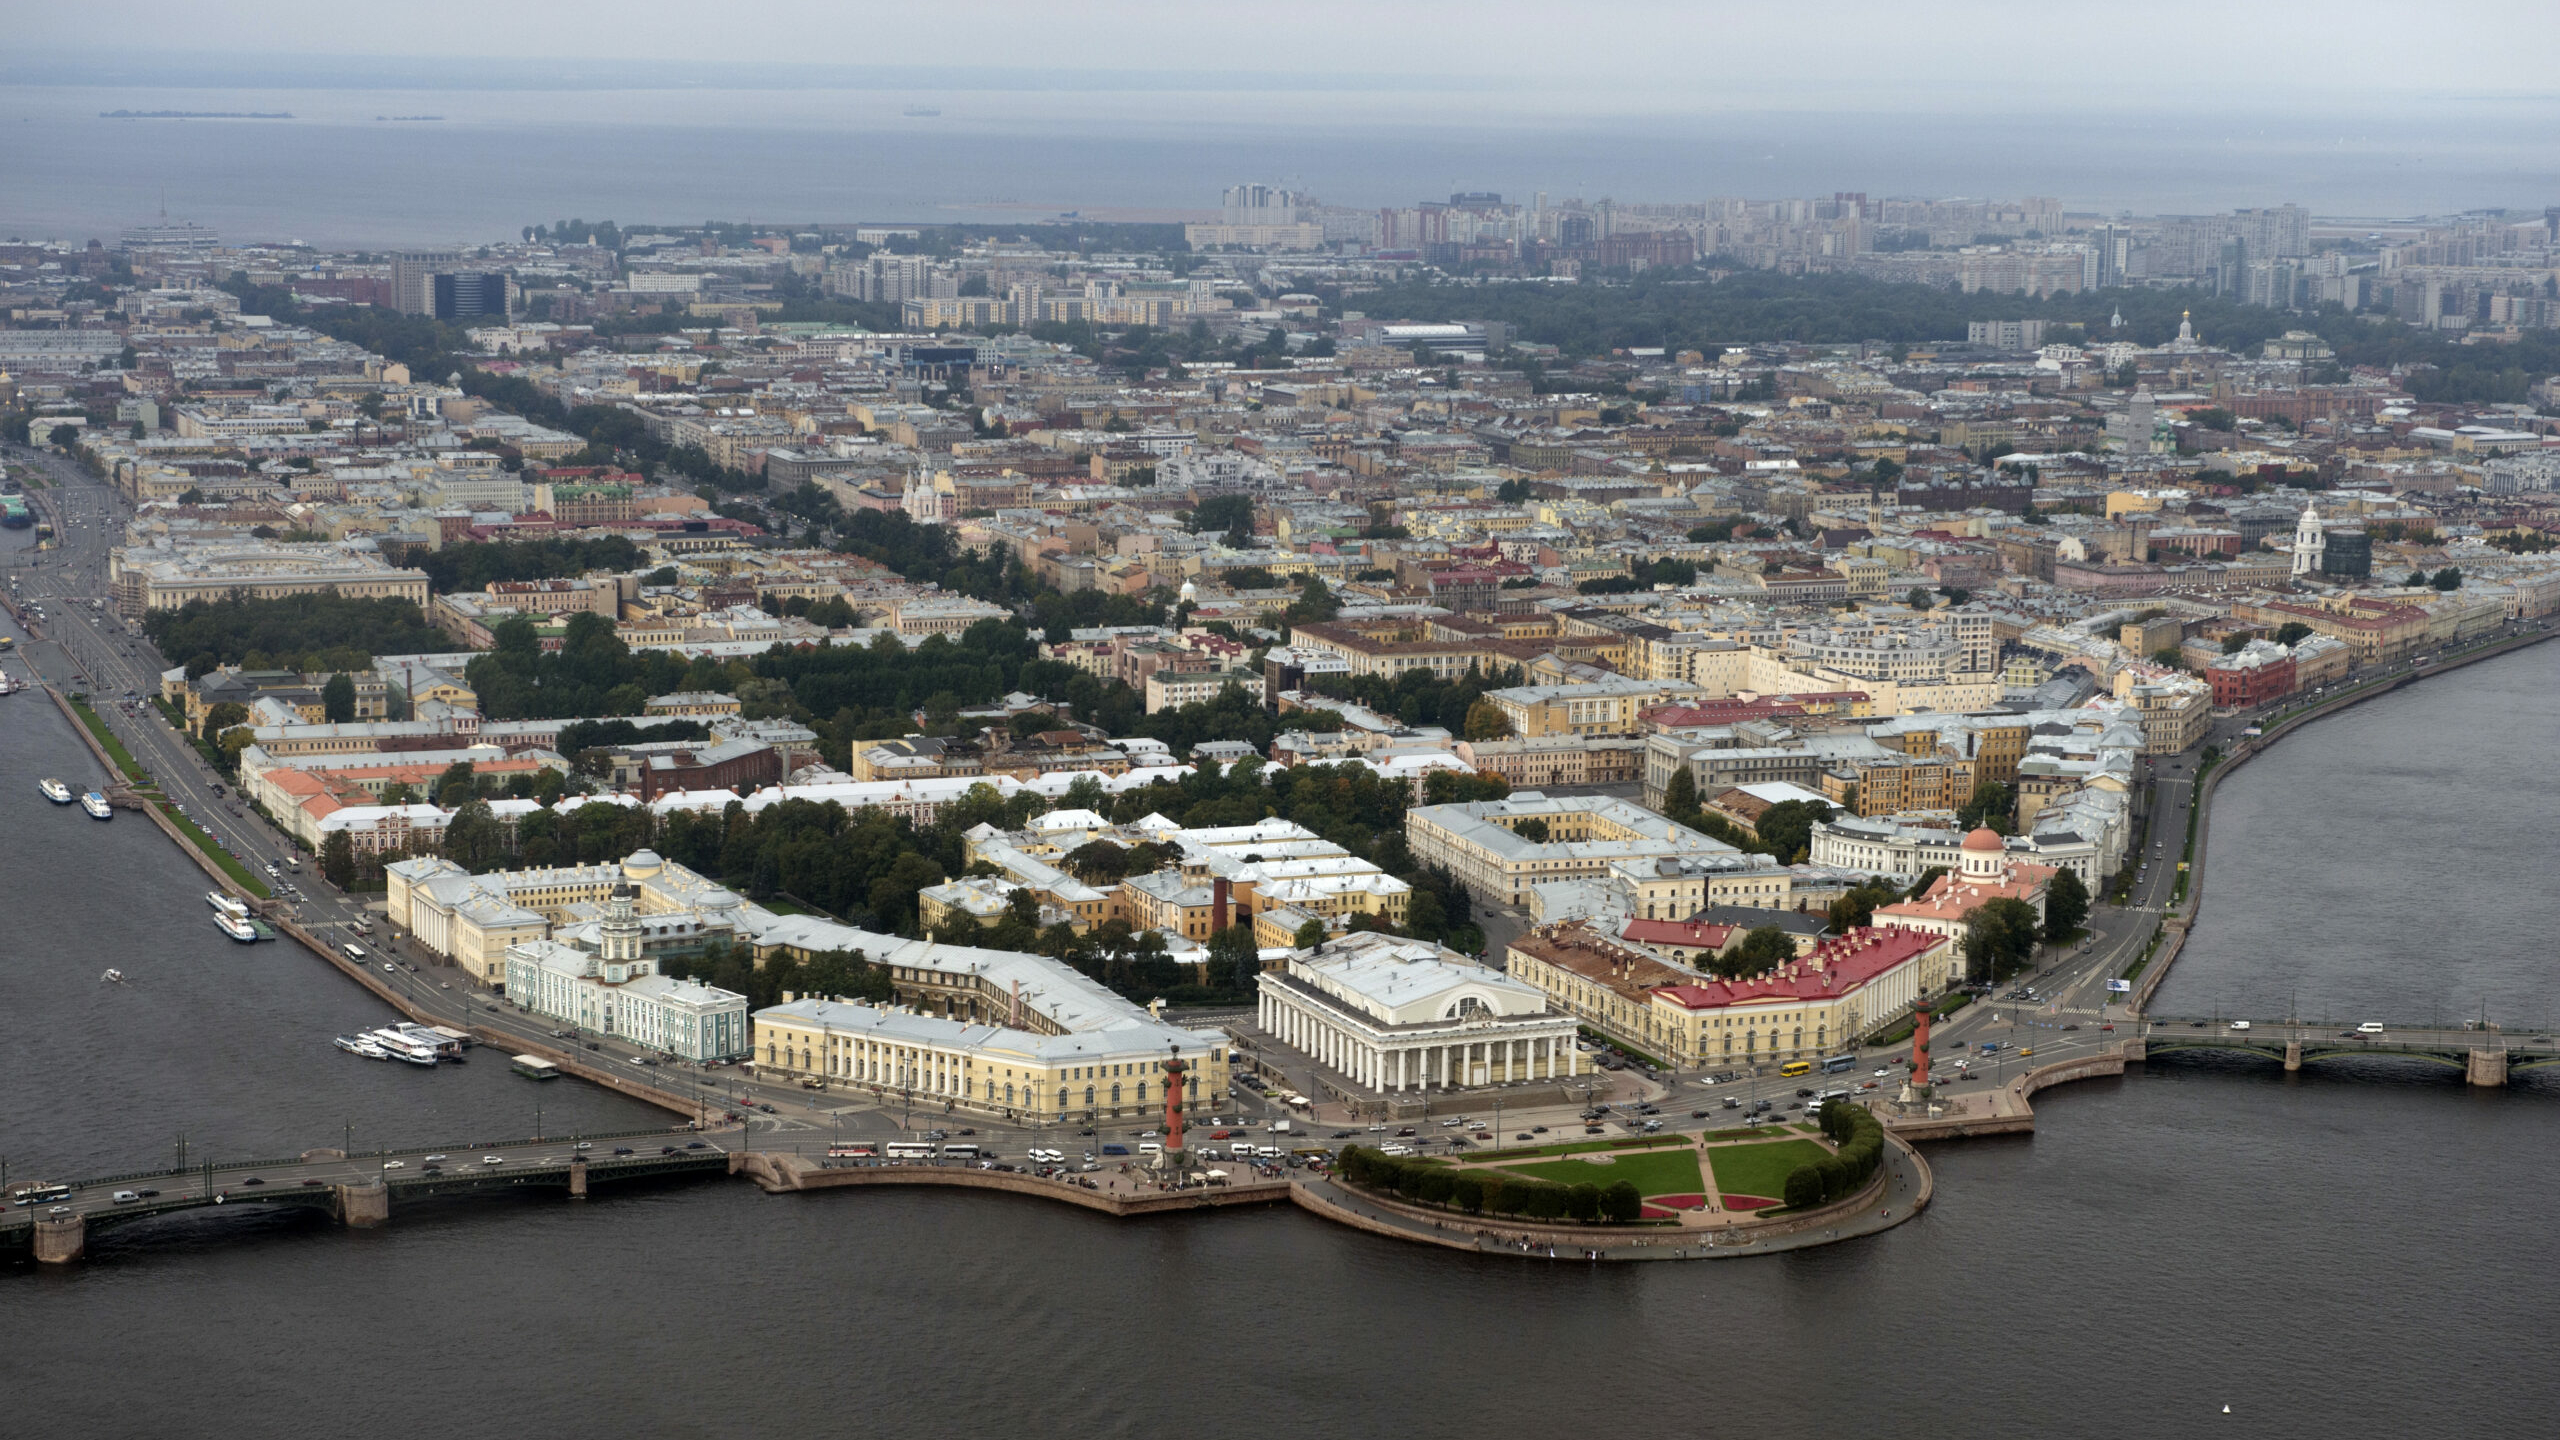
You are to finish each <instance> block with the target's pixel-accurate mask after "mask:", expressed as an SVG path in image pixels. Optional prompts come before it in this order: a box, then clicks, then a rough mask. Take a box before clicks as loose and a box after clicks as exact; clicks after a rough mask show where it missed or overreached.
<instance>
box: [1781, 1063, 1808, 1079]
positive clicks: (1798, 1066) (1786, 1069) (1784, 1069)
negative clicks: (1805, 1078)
mask: <svg viewBox="0 0 2560 1440" xmlns="http://www.w3.org/2000/svg"><path fill="white" fill-rule="evenodd" d="M1778 1073H1779V1074H1781V1075H1784V1076H1787V1077H1789V1078H1791V1079H1792V1078H1793V1077H1795V1076H1798V1075H1810V1074H1812V1073H1813V1062H1812V1061H1810V1060H1790V1061H1788V1062H1787V1063H1786V1064H1784V1065H1781V1066H1779V1067H1778Z"/></svg>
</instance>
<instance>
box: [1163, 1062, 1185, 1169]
mask: <svg viewBox="0 0 2560 1440" xmlns="http://www.w3.org/2000/svg"><path fill="white" fill-rule="evenodd" d="M1183 1069H1184V1066H1183V1064H1182V1057H1181V1056H1180V1055H1179V1054H1177V1055H1175V1056H1174V1057H1173V1058H1172V1059H1170V1060H1167V1061H1166V1062H1164V1153H1166V1154H1167V1155H1172V1154H1176V1153H1178V1152H1179V1151H1180V1150H1181V1149H1182V1072H1183Z"/></svg>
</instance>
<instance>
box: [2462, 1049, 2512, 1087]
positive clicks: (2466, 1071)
mask: <svg viewBox="0 0 2560 1440" xmlns="http://www.w3.org/2000/svg"><path fill="white" fill-rule="evenodd" d="M2462 1078H2463V1079H2464V1080H2466V1081H2468V1082H2470V1083H2471V1084H2474V1085H2504V1084H2506V1083H2507V1052H2506V1051H2504V1050H2489V1049H2481V1050H2474V1051H2472V1052H2471V1054H2470V1056H2469V1061H2468V1063H2467V1064H2465V1065H2464V1066H2463V1067H2462Z"/></svg>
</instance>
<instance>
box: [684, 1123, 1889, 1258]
mask: <svg viewBox="0 0 2560 1440" xmlns="http://www.w3.org/2000/svg"><path fill="white" fill-rule="evenodd" d="M1886 1145H1887V1155H1888V1159H1887V1162H1886V1163H1885V1164H1884V1165H1883V1166H1881V1167H1879V1168H1878V1170H1877V1172H1876V1176H1875V1178H1874V1179H1873V1180H1871V1181H1869V1182H1868V1184H1867V1186H1866V1188H1865V1189H1864V1190H1861V1191H1860V1192H1859V1193H1857V1194H1856V1195H1852V1196H1850V1197H1848V1198H1847V1199H1844V1200H1841V1201H1838V1202H1836V1203H1834V1204H1831V1205H1827V1206H1824V1207H1823V1208H1822V1209H1820V1210H1815V1211H1809V1212H1807V1213H1805V1214H1801V1215H1788V1216H1780V1217H1776V1218H1772V1219H1768V1220H1737V1221H1736V1222H1734V1223H1733V1224H1732V1225H1730V1226H1725V1227H1719V1228H1718V1229H1716V1230H1713V1231H1701V1230H1655V1229H1651V1228H1636V1229H1607V1228H1600V1227H1582V1226H1563V1225H1537V1224H1523V1223H1518V1222H1513V1221H1506V1220H1500V1219H1495V1218H1492V1217H1489V1216H1460V1215H1455V1214H1452V1213H1450V1212H1445V1211H1435V1210H1431V1209H1428V1208H1426V1207H1422V1206H1416V1205H1408V1204H1405V1203H1403V1202H1401V1201H1396V1200H1389V1199H1385V1198H1383V1197H1380V1196H1377V1195H1373V1194H1371V1193H1369V1192H1367V1191H1363V1190H1355V1189H1353V1188H1351V1187H1350V1186H1347V1185H1344V1184H1342V1183H1340V1182H1338V1181H1335V1180H1333V1179H1331V1178H1329V1177H1312V1178H1305V1179H1296V1180H1253V1181H1247V1182H1245V1183H1243V1184H1239V1185H1212V1186H1205V1187H1196V1188H1189V1189H1182V1190H1151V1189H1128V1190H1120V1189H1113V1188H1108V1187H1107V1186H1106V1188H1104V1189H1100V1190H1094V1189H1087V1188H1086V1187H1084V1186H1082V1185H1076V1184H1070V1183H1067V1182H1064V1181H1058V1180H1043V1179H1040V1178H1038V1177H1036V1176H1031V1175H1022V1174H1015V1173H1008V1172H1004V1171H988V1170H973V1169H968V1168H964V1167H959V1166H949V1167H946V1166H934V1165H872V1166H858V1167H849V1168H835V1167H828V1166H822V1165H817V1164H814V1163H812V1162H810V1161H809V1160H807V1159H805V1158H803V1157H801V1156H799V1155H796V1154H784V1153H778V1152H777V1153H752V1152H750V1153H736V1154H732V1155H731V1156H730V1157H729V1169H730V1173H731V1174H735V1175H743V1176H746V1177H747V1178H748V1179H750V1180H753V1181H754V1182H755V1183H756V1185H757V1186H758V1187H759V1188H760V1189H762V1190H764V1191H765V1192H766V1193H767V1194H785V1193H796V1192H800V1191H812V1190H837V1189H848V1188H861V1187H868V1186H889V1185H906V1186H915V1185H933V1186H942V1187H945V1188H949V1189H960V1190H983V1191H994V1192H998V1193H1002V1194H1008V1195H1026V1196H1030V1197H1032V1198H1034V1199H1040V1200H1050V1201H1058V1202H1062V1203H1065V1204H1069V1205H1074V1206H1077V1207H1080V1208H1082V1209H1086V1210H1091V1211H1095V1212H1097V1213H1100V1214H1105V1215H1110V1216H1113V1217H1116V1218H1128V1217H1133V1216H1141V1215H1163V1214H1171V1213H1175V1212H1181V1211H1194V1210H1217V1209H1228V1208H1233V1207H1236V1206H1243V1205H1274V1204H1290V1205H1295V1206H1297V1207H1298V1208H1299V1209H1301V1210H1304V1211H1307V1212H1308V1213H1310V1214H1313V1215H1317V1216H1321V1217H1322V1218H1324V1219H1327V1220H1330V1221H1333V1222H1334V1223H1336V1224H1339V1225H1347V1226H1349V1227H1351V1228H1352V1229H1355V1230H1364V1231H1367V1232H1368V1233H1370V1234H1372V1235H1383V1236H1385V1237H1387V1238H1389V1239H1394V1240H1405V1241H1412V1242H1416V1243H1420V1244H1425V1245H1436V1246H1439V1247H1441V1248H1443V1249H1449V1250H1465V1251H1470V1252H1473V1253H1476V1254H1484V1255H1505V1254H1508V1255H1519V1256H1524V1257H1529V1258H1535V1259H1541V1260H1549V1259H1552V1260H1582V1261H1593V1260H1613V1261H1628V1260H1720V1259H1734V1258H1738V1257H1741V1256H1747V1255H1771V1254H1776V1253H1778V1252H1780V1251H1783V1250H1800V1249H1805V1248H1808V1247H1810V1246H1814V1245H1827V1244H1832V1243H1835V1242H1837V1241H1841V1240H1850V1239H1855V1238H1857V1237H1859V1236H1861V1235H1872V1234H1876V1233H1878V1232H1879V1231H1883V1230H1889V1229H1891V1228H1893V1227H1894V1226H1896V1225H1899V1224H1901V1223H1902V1222H1903V1221H1905V1220H1908V1219H1910V1218H1911V1217H1912V1216H1913V1215H1916V1214H1918V1213H1919V1212H1920V1210H1921V1209H1923V1208H1924V1207H1926V1206H1927V1205H1928V1203H1929V1200H1930V1197H1931V1195H1932V1194H1933V1193H1934V1192H1935V1182H1934V1180H1933V1178H1932V1177H1931V1175H1930V1172H1929V1165H1928V1162H1927V1161H1925V1160H1923V1159H1921V1158H1920V1154H1919V1152H1918V1151H1916V1150H1914V1149H1912V1148H1911V1146H1909V1145H1907V1144H1905V1143H1903V1142H1902V1141H1901V1140H1899V1139H1897V1138H1895V1137H1892V1136H1887V1137H1886Z"/></svg>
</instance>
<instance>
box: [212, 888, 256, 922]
mask: <svg viewBox="0 0 2560 1440" xmlns="http://www.w3.org/2000/svg"><path fill="white" fill-rule="evenodd" d="M204 903H206V904H207V905H210V906H212V907H213V908H214V909H216V910H219V911H221V912H222V913H223V914H225V915H237V916H239V917H240V918H241V919H243V920H246V919H248V918H249V907H248V906H247V905H246V904H245V903H243V902H242V901H241V900H240V898H239V897H237V896H234V895H226V894H224V893H223V892H222V891H219V890H207V891H206V892H204Z"/></svg>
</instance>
